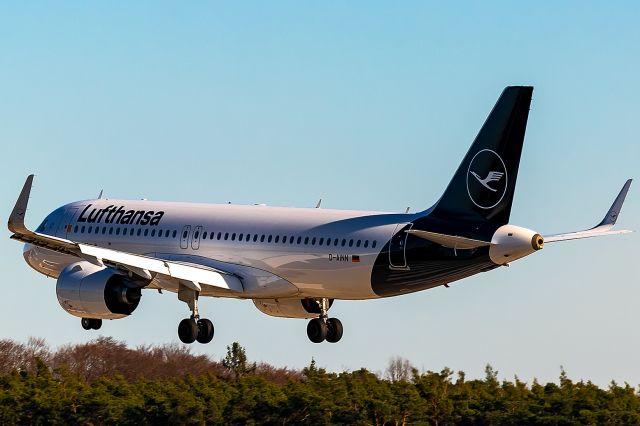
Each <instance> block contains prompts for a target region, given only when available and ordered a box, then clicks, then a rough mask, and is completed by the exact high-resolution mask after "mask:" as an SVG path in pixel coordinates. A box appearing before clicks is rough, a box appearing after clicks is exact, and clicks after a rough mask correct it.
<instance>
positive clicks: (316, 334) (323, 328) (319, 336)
mask: <svg viewBox="0 0 640 426" xmlns="http://www.w3.org/2000/svg"><path fill="white" fill-rule="evenodd" d="M327 331H328V329H327V323H326V322H324V320H323V319H321V318H314V319H312V320H311V321H309V324H307V336H308V337H309V340H311V341H312V342H313V343H321V342H322V341H323V340H324V339H325V338H326V337H327Z"/></svg>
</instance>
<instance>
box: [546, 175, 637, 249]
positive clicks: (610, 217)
mask: <svg viewBox="0 0 640 426" xmlns="http://www.w3.org/2000/svg"><path fill="white" fill-rule="evenodd" d="M631 181H632V179H629V180H627V181H626V182H625V184H624V186H623V187H622V189H621V190H620V193H619V194H618V196H617V197H616V199H615V200H614V202H613V204H612V205H611V207H610V208H609V211H608V212H607V214H606V216H605V217H604V219H602V221H601V222H600V223H599V224H597V225H596V226H594V227H593V228H591V229H586V230H584V231H576V232H568V233H565V234H555V235H545V236H544V242H545V243H554V242H556V241H567V240H579V239H582V238H591V237H600V236H603V235H616V234H626V233H628V232H632V231H627V230H613V229H612V228H613V225H615V224H616V220H618V216H619V215H620V210H621V209H622V204H623V203H624V199H625V197H626V196H627V192H628V191H629V187H630V186H631Z"/></svg>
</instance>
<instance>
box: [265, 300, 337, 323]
mask: <svg viewBox="0 0 640 426" xmlns="http://www.w3.org/2000/svg"><path fill="white" fill-rule="evenodd" d="M253 304H254V305H256V308H258V309H259V310H260V311H261V312H264V313H265V314H267V315H271V316H272V317H283V318H317V317H318V316H319V315H320V304H319V303H318V302H317V301H316V300H314V299H253ZM332 304H333V299H329V307H331V305H332Z"/></svg>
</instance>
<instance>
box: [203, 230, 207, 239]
mask: <svg viewBox="0 0 640 426" xmlns="http://www.w3.org/2000/svg"><path fill="white" fill-rule="evenodd" d="M202 239H203V240H206V239H207V231H205V232H203V233H202Z"/></svg>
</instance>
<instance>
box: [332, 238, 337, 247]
mask: <svg viewBox="0 0 640 426" xmlns="http://www.w3.org/2000/svg"><path fill="white" fill-rule="evenodd" d="M333 245H334V246H336V247H337V246H338V239H337V238H336V239H335V240H333Z"/></svg>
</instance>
